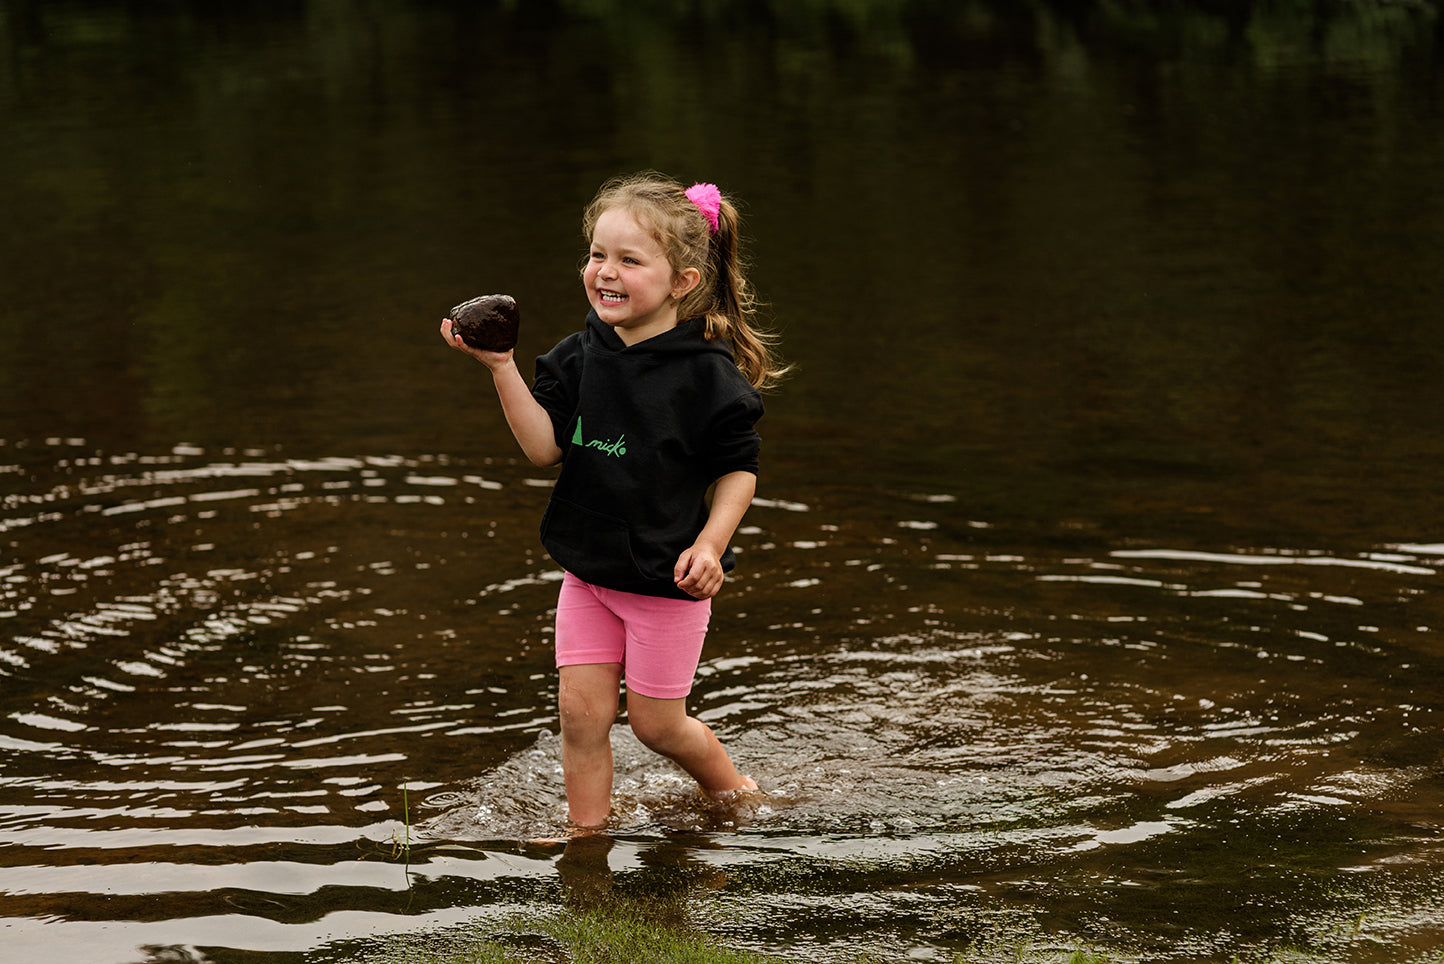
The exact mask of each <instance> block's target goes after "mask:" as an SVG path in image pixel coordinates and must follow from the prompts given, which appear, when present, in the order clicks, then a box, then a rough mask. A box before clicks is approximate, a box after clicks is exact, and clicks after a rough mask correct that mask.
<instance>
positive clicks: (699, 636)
mask: <svg viewBox="0 0 1444 964" xmlns="http://www.w3.org/2000/svg"><path fill="white" fill-rule="evenodd" d="M711 618H712V600H710V599H699V600H697V601H695V602H693V601H691V600H687V599H663V598H660V597H657V596H641V595H638V594H637V593H631V592H620V591H618V590H616V589H604V588H602V587H601V586H594V585H592V584H591V583H589V582H583V581H582V580H580V579H578V578H577V577H576V576H573V575H572V574H571V573H567V574H566V576H565V577H564V578H563V579H562V589H561V594H560V595H559V596H558V598H557V666H558V668H560V667H562V666H576V665H581V664H587V663H619V664H621V667H622V669H623V671H624V672H625V673H626V679H627V689H628V691H630V692H634V693H641V694H642V695H643V696H651V697H653V698H655V699H660V700H671V699H678V698H680V697H683V696H686V695H687V694H688V693H690V692H692V677H693V676H695V675H696V674H697V662H698V660H700V659H701V658H702V642H703V640H705V639H706V638H707V623H708V621H710V620H711Z"/></svg>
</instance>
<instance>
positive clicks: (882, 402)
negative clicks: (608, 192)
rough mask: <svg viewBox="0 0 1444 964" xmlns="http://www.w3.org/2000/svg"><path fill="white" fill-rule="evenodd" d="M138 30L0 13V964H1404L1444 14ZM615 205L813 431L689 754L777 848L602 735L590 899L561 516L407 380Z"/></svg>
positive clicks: (725, 599)
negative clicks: (753, 339) (872, 958)
mask: <svg viewBox="0 0 1444 964" xmlns="http://www.w3.org/2000/svg"><path fill="white" fill-rule="evenodd" d="M155 6H156V9H148V8H147V6H146V5H135V4H121V3H104V2H72V0H58V2H47V3H44V4H40V3H35V2H25V0H8V2H6V3H3V4H0V39H3V44H0V121H3V123H0V130H3V134H0V143H3V145H4V150H3V151H0V209H3V210H4V211H6V212H7V214H6V216H5V226H4V229H3V231H0V252H3V254H0V257H3V270H0V497H3V508H0V960H4V961H7V962H8V961H16V962H20V961H26V962H29V961H34V960H38V959H44V960H47V961H50V962H52V964H138V962H153V961H192V962H196V961H204V962H233V961H234V962H240V961H245V962H267V964H269V962H282V961H299V960H303V959H304V960H308V961H311V960H317V961H320V960H335V961H354V960H368V959H374V958H375V957H376V956H377V955H383V954H386V953H390V952H389V951H387V950H386V949H387V948H388V947H390V946H391V944H390V942H391V940H392V939H393V938H395V937H396V935H408V934H409V935H420V936H423V937H424V938H425V939H426V940H427V941H428V942H432V943H434V944H437V945H438V946H440V945H444V944H445V943H446V942H447V941H463V940H465V939H468V937H474V936H475V935H476V934H478V933H480V934H485V933H487V932H489V930H490V929H494V928H497V927H501V926H502V925H501V922H502V921H504V920H506V919H510V918H512V917H514V916H516V915H518V914H520V915H523V916H524V915H528V914H543V913H548V912H550V911H552V910H553V909H555V908H556V907H557V906H559V902H561V901H562V900H563V899H564V895H565V893H566V892H567V890H568V888H575V887H582V888H584V889H585V888H587V887H603V888H605V887H615V888H619V889H625V888H626V887H627V886H628V885H629V882H630V881H636V880H640V879H642V878H646V879H648V880H652V879H660V880H662V881H663V882H664V883H665V884H666V885H667V886H668V887H670V888H671V889H672V890H673V891H675V892H678V893H681V894H683V895H684V896H685V899H686V901H687V906H688V914H689V915H690V917H691V919H692V920H693V922H694V924H695V925H696V926H698V927H701V928H703V929H706V930H709V931H712V932H713V933H716V934H718V935H720V936H721V937H722V938H723V939H724V940H726V941H728V942H730V943H733V944H735V945H737V946H744V947H752V948H756V949H762V950H769V951H775V952H779V953H787V954H795V955H797V956H799V957H801V956H805V957H808V958H811V959H815V960H821V961H839V962H841V961H847V960H850V959H851V958H852V957H853V956H855V955H857V954H860V953H871V954H874V955H876V956H877V957H879V958H880V959H884V960H891V959H904V958H906V959H914V960H934V959H935V960H952V959H953V955H955V954H966V955H969V957H968V959H969V960H977V961H993V960H997V961H1018V960H1039V961H1042V960H1059V959H1061V957H1062V956H1063V955H1064V954H1065V953H1066V952H1071V951H1072V950H1074V949H1091V950H1094V951H1098V952H1101V953H1106V954H1109V955H1111V956H1112V957H1113V958H1114V959H1117V960H1146V961H1176V962H1183V961H1227V960H1233V959H1235V958H1236V959H1238V960H1242V961H1253V960H1259V961H1265V960H1281V959H1288V960H1319V961H1324V960H1328V961H1358V962H1377V961H1391V962H1395V961H1419V962H1425V961H1427V962H1437V960H1438V959H1439V955H1440V953H1441V952H1444V883H1441V881H1444V873H1441V871H1444V817H1441V813H1444V755H1441V749H1440V747H1441V736H1444V713H1441V711H1444V696H1441V693H1444V644H1441V642H1440V638H1441V635H1440V634H1441V631H1444V606H1441V601H1440V596H1439V593H1438V583H1439V577H1440V573H1441V570H1444V506H1441V500H1440V496H1439V493H1440V492H1441V491H1444V436H1441V433H1440V431H1439V417H1440V413H1441V411H1444V329H1441V327H1440V325H1439V323H1438V322H1439V317H1440V306H1441V304H1444V280H1441V279H1444V246H1441V245H1440V244H1439V239H1440V238H1441V237H1444V182H1441V180H1440V178H1439V176H1438V172H1439V171H1440V170H1441V169H1444V73H1441V66H1440V53H1441V49H1444V39H1441V38H1444V28H1441V22H1444V20H1441V16H1440V14H1439V11H1438V9H1437V7H1436V6H1435V5H1433V4H1431V3H1421V4H1398V3H1380V4H1373V3H1365V2H1360V3H1354V4H1338V5H1310V4H1295V3H1287V2H1282V0H1278V2H1272V3H1259V4H1219V5H1206V4H1198V5H1193V4H1187V3H1181V4H1158V5H1148V4H1104V3H1100V4H1091V5H1090V4H1065V3H1057V4H1050V3H1044V2H1031V3H1021V4H1014V3H1006V4H1005V3H996V4H993V3H985V2H979V0H970V2H964V3H957V4H946V5H944V4H927V3H919V4H894V3H883V2H879V3H874V4H868V3H841V2H838V3H830V2H819V3H812V4H793V3H784V2H781V0H779V2H776V3H765V2H764V3H731V2H726V0H722V2H717V3H706V4H695V5H690V6H687V8H686V12H682V13H679V12H676V11H674V10H672V8H671V7H669V6H668V5H665V4H652V5H648V4H642V5H640V7H639V8H635V9H634V8H631V7H629V8H627V9H626V10H623V9H622V7H621V5H616V6H615V8H614V6H613V5H612V4H609V3H582V2H575V3H571V2H557V3H552V4H548V5H545V6H543V5H535V4H526V5H523V4H515V5H513V4H501V3H498V4H462V3H444V2H426V3H420V2H418V3H410V4H408V3H401V2H399V0H398V2H388V0H371V2H367V0H294V2H289V3H283V4H270V5H259V4H226V5H212V4H204V3H189V2H177V3H171V4H165V5H155ZM679 6H680V5H679ZM643 167H657V168H661V169H663V170H667V171H669V172H672V173H674V174H676V175H677V176H678V177H680V178H684V179H689V180H690V179H700V180H712V181H716V182H717V183H719V184H721V185H722V186H723V187H724V189H726V190H728V191H730V192H735V193H736V195H737V196H738V197H740V198H741V200H742V201H743V203H744V214H745V215H746V217H747V231H748V237H749V240H750V247H749V253H750V255H751V258H752V261H753V264H754V269H753V277H754V281H755V282H756V284H757V286H758V288H759V290H760V292H761V294H762V295H763V297H764V298H765V299H766V300H767V302H768V304H769V311H770V314H771V315H772V316H773V318H774V320H775V324H776V326H777V327H778V328H779V329H780V330H781V331H782V333H783V336H784V339H785V341H784V344H785V350H786V353H787V355H788V357H789V358H790V359H791V360H792V361H794V362H795V363H797V366H798V368H797V371H796V373H795V374H794V376H793V377H792V379H791V380H790V382H789V383H788V384H787V386H786V387H785V388H784V390H783V391H782V392H780V393H779V394H778V395H776V396H774V397H773V398H771V399H770V400H769V408H768V414H767V416H766V418H765V419H764V421H763V423H762V426H761V427H762V429H763V434H764V466H763V473H762V478H761V484H760V489H759V499H758V502H757V504H756V505H755V506H754V508H753V509H752V510H751V512H750V513H749V515H748V517H747V519H746V520H745V522H744V525H743V528H742V530H741V531H740V532H739V533H738V535H737V539H736V545H737V548H738V550H739V551H738V555H739V569H738V571H737V573H736V574H735V575H734V577H733V578H732V579H731V581H730V583H729V588H728V589H727V590H725V592H724V594H723V596H722V597H720V598H719V600H718V603H717V616H716V618H715V619H714V623H713V626H714V629H713V633H712V636H711V639H710V640H709V644H708V650H707V652H706V653H704V659H703V666H702V669H701V671H700V674H699V678H698V683H697V686H696V688H695V690H694V693H693V697H692V702H691V705H692V707H693V709H694V711H695V712H696V713H697V714H698V715H700V716H701V717H702V718H703V719H705V720H707V721H708V722H709V723H710V724H711V725H712V726H713V727H714V728H716V729H717V730H718V731H719V732H720V733H721V734H722V735H723V737H724V739H725V741H726V742H727V744H728V745H729V747H730V748H731V749H732V751H733V754H734V756H735V757H736V758H737V760H738V761H739V763H740V764H741V766H742V768H743V769H744V770H746V771H747V772H750V773H751V774H753V775H754V776H755V777H756V779H757V780H758V782H759V783H760V784H761V785H762V787H763V788H764V789H765V791H766V794H765V796H764V797H762V798H761V799H760V800H755V801H750V802H747V803H745V804H739V805H735V806H730V807H725V806H703V805H702V804H701V803H700V802H699V801H698V800H696V799H695V797H694V796H693V794H692V793H691V791H690V790H689V788H688V787H687V785H686V781H685V780H683V779H681V778H680V776H679V774H678V772H677V771H676V770H675V769H673V768H671V767H670V766H669V765H667V764H664V763H662V762H660V761H659V760H658V759H657V758H655V757H653V756H651V755H649V754H647V753H646V752H645V751H643V750H641V749H640V748H639V747H638V745H637V744H635V742H634V741H632V740H631V738H630V736H629V735H628V733H627V731H626V730H625V728H624V727H619V728H618V730H617V731H616V743H617V748H618V751H617V752H618V764H619V766H618V780H617V796H616V819H615V821H614V824H615V826H614V832H613V833H612V834H611V835H610V837H608V838H606V840H605V841H604V842H603V843H602V844H600V845H594V846H592V847H590V848H588V849H583V850H580V851H576V850H569V851H563V850H562V849H561V848H559V847H555V846H550V845H545V844H538V843H528V841H533V840H535V839H536V838H539V837H540V838H545V837H547V836H548V835H550V834H554V833H555V832H556V831H557V829H558V827H559V826H560V822H561V819H562V816H563V814H564V802H563V799H562V794H561V786H560V777H559V772H558V761H557V751H556V737H555V731H556V715H555V712H554V709H553V697H552V691H553V689H554V671H553V669H552V666H551V653H550V640H551V637H550V633H551V629H550V622H551V613H550V610H551V607H552V605H553V601H554V598H555V593H556V589H557V582H558V578H559V573H558V571H557V570H556V568H555V566H554V565H553V564H552V563H551V562H550V561H549V560H548V558H547V557H546V556H545V554H544V553H543V552H542V551H541V549H540V547H539V545H538V543H537V539H536V526H537V522H538V520H539V518H540V514H541V511H542V508H543V506H544V504H545V501H546V497H547V491H548V486H549V484H550V479H551V476H550V473H548V472H546V471H543V470H538V469H534V468H532V467H530V466H529V465H527V464H526V463H525V462H524V461H523V460H521V459H520V458H519V456H518V453H517V451H516V449H515V446H514V444H513V443H512V441H511V440H510V438H509V436H508V434H507V431H506V428H505V426H504V424H503V423H502V421H501V419H500V417H499V413H498V411H497V408H496V404H495V400H494V397H493V394H492V391H491V388H490V384H489V379H488V378H487V377H486V374H485V372H484V371H483V370H482V369H480V368H479V367H477V366H475V365H474V364H472V363H471V362H469V361H468V360H467V359H465V358H463V357H462V356H460V355H457V354H456V353H454V352H451V351H448V350H447V349H446V347H445V346H444V345H442V344H441V343H440V340H439V338H438V337H437V335H436V327H437V322H438V320H439V318H440V316H441V313H442V312H443V311H444V310H445V308H446V307H448V306H450V305H452V304H454V303H456V302H458V301H460V300H462V299H464V298H466V297H469V296H471V295H474V294H479V293H483V292H486V291H493V290H506V291H510V292H511V293H513V294H515V295H516V296H517V297H518V299H519V300H520V303H521V304H522V306H523V329H524V330H523V340H522V345H521V348H520V350H519V351H520V354H522V355H525V356H528V357H531V356H534V355H536V354H538V353H540V352H541V351H544V350H545V349H546V348H547V347H549V346H550V345H551V344H552V343H554V342H555V341H556V340H557V339H559V338H560V337H562V336H563V335H565V334H566V333H567V332H569V331H571V330H573V329H574V328H575V327H576V326H577V325H578V324H579V323H580V319H581V316H582V313H583V312H584V310H585V303H584V300H583V297H582V293H581V291H580V286H579V284H578V283H577V280H576V274H575V269H576V264H577V262H578V259H579V257H580V254H581V252H582V239H581V237H580V233H579V219H580V210H581V207H582V205H583V204H584V203H585V202H586V200H587V199H588V198H589V197H590V195H591V192H592V191H593V190H594V189H595V187H596V185H597V184H598V183H600V182H601V181H602V180H603V179H604V178H605V177H607V176H610V175H612V174H615V173H621V172H626V171H630V170H635V169H638V168H643ZM668 882H670V883H668Z"/></svg>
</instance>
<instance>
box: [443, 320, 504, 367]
mask: <svg viewBox="0 0 1444 964" xmlns="http://www.w3.org/2000/svg"><path fill="white" fill-rule="evenodd" d="M441 337H442V338H443V339H444V340H445V341H446V343H447V344H448V345H450V346H451V347H452V348H455V349H456V350H457V351H464V352H466V353H467V354H468V355H470V356H471V357H472V358H475V359H476V360H477V361H479V362H481V363H482V364H483V365H485V366H486V367H487V368H490V369H491V370H492V371H496V369H498V368H500V367H502V366H503V365H505V364H506V363H507V362H509V361H511V359H512V352H513V351H515V349H510V350H508V351H483V350H482V349H480V348H472V347H471V346H470V345H468V344H467V343H466V342H464V341H462V340H461V336H460V335H458V334H455V333H453V332H452V330H451V319H450V318H443V319H441Z"/></svg>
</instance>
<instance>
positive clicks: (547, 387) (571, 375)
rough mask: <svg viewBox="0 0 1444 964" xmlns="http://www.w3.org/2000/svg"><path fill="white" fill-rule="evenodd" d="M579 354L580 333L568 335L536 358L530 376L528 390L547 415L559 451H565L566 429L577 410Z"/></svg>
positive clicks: (580, 375) (579, 373) (579, 371)
mask: <svg viewBox="0 0 1444 964" xmlns="http://www.w3.org/2000/svg"><path fill="white" fill-rule="evenodd" d="M582 357H583V349H582V344H581V337H580V336H579V335H572V336H570V337H568V338H565V339H563V340H562V341H561V342H559V343H558V344H557V346H556V347H555V348H553V349H552V350H551V351H549V352H547V353H546V354H545V355H542V356H541V357H540V358H538V359H537V360H536V378H534V379H533V380H532V386H531V394H532V397H533V398H535V399H536V400H537V402H538V404H540V405H541V407H542V408H543V409H545V410H546V413H547V415H549V416H551V420H552V432H553V433H555V435H556V442H557V445H558V446H559V447H560V448H561V449H562V451H566V448H567V441H568V436H567V429H569V428H570V427H571V422H572V418H573V416H575V415H576V411H577V399H578V392H579V390H580V388H581V382H582Z"/></svg>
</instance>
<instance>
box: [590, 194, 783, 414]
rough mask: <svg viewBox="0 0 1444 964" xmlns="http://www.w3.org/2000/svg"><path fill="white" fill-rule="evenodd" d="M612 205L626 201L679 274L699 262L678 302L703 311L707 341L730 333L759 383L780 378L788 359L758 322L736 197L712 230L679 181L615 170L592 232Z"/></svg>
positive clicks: (594, 206)
mask: <svg viewBox="0 0 1444 964" xmlns="http://www.w3.org/2000/svg"><path fill="white" fill-rule="evenodd" d="M614 207H622V208H625V209H626V210H627V211H628V213H630V214H631V215H632V216H633V217H634V218H636V219H637V223H638V224H640V225H641V226H642V227H643V228H644V229H645V230H646V231H647V232H648V233H649V234H651V236H652V239H653V240H655V241H656V242H657V244H658V245H659V246H661V248H662V251H663V252H664V253H665V254H666V256H667V262H668V263H669V264H670V265H671V266H672V272H673V274H674V275H677V274H681V273H682V272H683V271H685V270H687V269H688V268H694V269H696V271H697V273H698V275H699V276H700V280H699V281H698V282H697V284H696V285H694V286H693V288H692V290H691V291H689V292H688V293H687V294H686V295H684V296H683V297H682V299H681V301H679V302H678V303H677V317H678V318H680V319H684V320H685V319H688V318H697V317H699V316H702V317H705V318H706V319H707V322H706V326H705V329H704V334H705V337H706V338H707V340H708V341H716V340H718V339H720V338H727V339H730V341H731V343H732V355H733V357H734V358H735V359H736V362H737V367H738V369H739V370H741V372H742V374H743V375H744V376H745V377H746V378H747V380H748V381H749V382H751V383H752V384H753V386H755V387H756V388H759V389H764V390H765V389H767V388H770V387H772V386H773V385H774V384H776V382H777V381H778V380H780V379H781V378H782V376H783V375H785V374H786V373H787V371H788V367H789V366H787V365H784V364H783V363H782V360H781V359H780V358H779V357H778V355H777V351H776V345H777V336H776V335H775V334H773V333H772V332H770V331H767V330H765V329H762V328H760V327H758V326H757V325H756V324H755V323H754V321H753V316H754V315H755V314H756V310H757V302H756V299H755V298H754V296H753V294H752V288H751V286H750V285H748V283H747V277H746V275H745V274H744V270H743V269H744V265H743V263H742V258H741V253H740V251H739V250H738V248H739V242H740V240H741V235H740V231H739V228H740V225H741V218H740V216H739V215H738V213H737V208H736V207H734V206H733V204H732V202H731V201H729V200H727V198H725V197H724V198H723V199H722V204H721V209H720V210H719V212H718V217H717V221H718V224H717V233H716V234H712V233H711V225H710V224H709V223H708V221H707V218H706V216H704V215H703V214H702V212H701V211H700V210H699V209H698V208H697V206H696V205H695V204H693V203H692V202H691V201H690V200H689V199H688V198H687V194H686V191H685V189H684V188H683V187H682V185H681V184H680V183H678V182H677V181H674V180H672V179H671V178H669V177H666V176H665V175H662V174H657V173H656V172H654V171H643V172H641V173H639V174H631V175H627V176H625V177H615V178H612V179H611V180H609V181H607V183H605V184H603V185H602V186H601V189H600V190H598V191H597V196H596V197H594V198H592V202H591V203H590V204H588V205H587V209H586V211H585V213H583V215H582V230H583V231H584V232H585V233H586V236H587V238H588V239H590V238H591V237H592V232H593V230H594V229H595V228H596V226H597V220H598V219H599V218H600V217H601V216H602V214H603V213H604V212H606V211H608V210H610V209H611V208H614Z"/></svg>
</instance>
